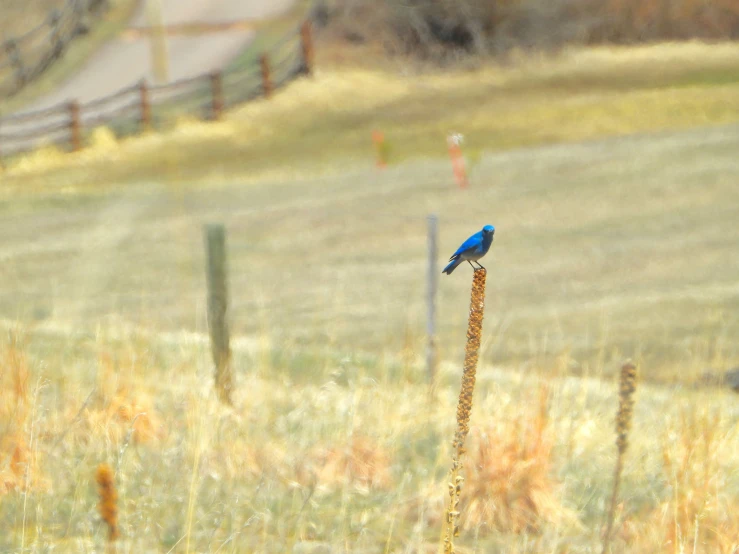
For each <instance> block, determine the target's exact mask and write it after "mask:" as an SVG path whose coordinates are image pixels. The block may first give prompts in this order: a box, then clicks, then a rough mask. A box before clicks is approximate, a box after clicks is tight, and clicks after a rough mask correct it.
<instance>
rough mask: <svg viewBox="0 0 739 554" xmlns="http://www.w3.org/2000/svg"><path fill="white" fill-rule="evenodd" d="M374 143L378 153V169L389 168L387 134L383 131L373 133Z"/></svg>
mask: <svg viewBox="0 0 739 554" xmlns="http://www.w3.org/2000/svg"><path fill="white" fill-rule="evenodd" d="M372 142H373V143H374V145H375V152H376V153H377V167H379V168H384V167H387V159H386V155H385V133H383V132H382V131H372Z"/></svg>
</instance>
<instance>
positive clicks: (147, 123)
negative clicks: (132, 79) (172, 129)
mask: <svg viewBox="0 0 739 554" xmlns="http://www.w3.org/2000/svg"><path fill="white" fill-rule="evenodd" d="M139 103H140V113H141V131H142V132H143V131H148V130H149V129H151V101H150V99H149V85H148V84H147V82H146V79H141V82H139Z"/></svg>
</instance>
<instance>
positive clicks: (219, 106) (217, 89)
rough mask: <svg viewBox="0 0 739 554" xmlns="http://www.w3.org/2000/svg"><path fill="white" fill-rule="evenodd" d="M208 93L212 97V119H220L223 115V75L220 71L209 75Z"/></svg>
mask: <svg viewBox="0 0 739 554" xmlns="http://www.w3.org/2000/svg"><path fill="white" fill-rule="evenodd" d="M210 91H211V95H212V98H213V100H212V103H211V108H212V111H213V119H214V120H218V119H221V115H223V105H224V102H223V74H222V73H221V72H220V71H214V72H213V73H211V74H210Z"/></svg>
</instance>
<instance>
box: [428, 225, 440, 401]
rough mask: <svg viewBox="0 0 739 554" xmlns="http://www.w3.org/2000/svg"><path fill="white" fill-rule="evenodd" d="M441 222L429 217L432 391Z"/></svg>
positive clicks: (429, 362) (429, 374)
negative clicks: (438, 246)
mask: <svg viewBox="0 0 739 554" xmlns="http://www.w3.org/2000/svg"><path fill="white" fill-rule="evenodd" d="M438 223H439V220H438V218H437V217H436V215H434V214H431V215H429V216H428V288H427V290H426V304H427V319H426V334H427V335H428V345H427V349H426V370H427V372H428V381H429V386H430V387H431V390H433V389H434V387H435V386H436V344H437V343H436V291H437V289H438V286H439V271H438V267H437V257H438V248H437V237H438V235H439V225H438Z"/></svg>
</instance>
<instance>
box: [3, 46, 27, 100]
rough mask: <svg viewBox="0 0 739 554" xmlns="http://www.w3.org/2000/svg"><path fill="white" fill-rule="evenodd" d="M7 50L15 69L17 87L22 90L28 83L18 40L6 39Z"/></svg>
mask: <svg viewBox="0 0 739 554" xmlns="http://www.w3.org/2000/svg"><path fill="white" fill-rule="evenodd" d="M5 52H6V53H7V55H8V59H9V60H10V65H12V66H13V68H14V69H15V88H16V90H20V89H21V88H22V87H23V85H25V84H26V68H25V67H24V65H23V57H22V56H21V52H20V49H19V48H18V42H17V41H16V40H15V39H9V40H6V41H5Z"/></svg>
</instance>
